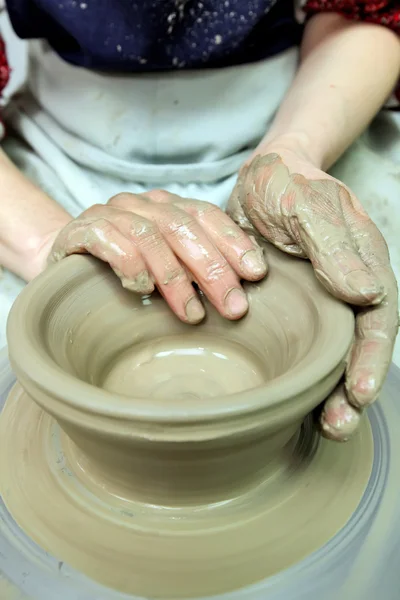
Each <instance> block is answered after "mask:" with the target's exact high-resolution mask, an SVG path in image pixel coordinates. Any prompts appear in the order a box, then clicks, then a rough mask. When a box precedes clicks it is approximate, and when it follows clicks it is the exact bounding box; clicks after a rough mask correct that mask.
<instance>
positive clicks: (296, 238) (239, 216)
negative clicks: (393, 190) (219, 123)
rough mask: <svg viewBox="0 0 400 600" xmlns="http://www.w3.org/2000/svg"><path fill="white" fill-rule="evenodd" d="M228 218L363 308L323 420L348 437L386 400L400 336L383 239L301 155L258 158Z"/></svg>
mask: <svg viewBox="0 0 400 600" xmlns="http://www.w3.org/2000/svg"><path fill="white" fill-rule="evenodd" d="M282 155H283V159H282V158H281V156H282ZM228 214H230V216H231V217H232V218H233V220H234V221H235V222H236V223H238V224H240V225H241V226H242V227H243V228H244V229H245V230H246V231H248V232H250V233H252V232H253V233H254V232H258V233H259V234H261V235H262V236H263V237H264V238H265V239H267V240H268V241H270V242H272V243H273V244H274V245H275V246H276V247H278V248H279V249H281V250H283V251H284V252H287V253H289V254H292V255H294V256H298V257H302V258H308V259H309V260H310V261H311V263H312V265H313V267H314V271H315V274H316V276H317V277H318V279H319V280H320V282H321V283H322V284H323V285H324V286H325V288H326V289H327V290H328V291H329V292H331V293H332V294H333V295H334V296H336V297H337V298H339V299H341V300H344V301H345V302H347V303H349V304H351V305H352V306H354V307H356V308H355V312H356V328H355V340H354V344H353V347H352V350H351V354H350V356H349V358H348V364H347V370H346V376H345V382H344V384H342V385H341V386H339V387H338V388H337V389H336V390H335V391H334V393H333V394H332V395H331V397H330V398H329V399H328V400H327V401H326V403H325V406H324V409H323V412H322V416H321V425H322V429H323V432H324V434H325V435H326V436H327V437H330V438H332V439H336V440H345V439H347V438H348V437H349V436H350V435H351V434H352V433H353V431H354V430H355V429H356V428H357V425H358V422H359V420H360V414H361V411H362V409H363V408H364V407H366V406H368V405H369V404H371V403H372V402H373V401H374V400H375V399H376V397H377V396H378V394H379V391H380V389H381V387H382V385H383V382H384V380H385V377H386V374H387V371H388V368H389V365H390V362H391V357H392V352H393V347H394V341H395V338H396V334H397V330H398V296H397V284H396V279H395V277H394V274H393V271H392V269H391V266H390V261H389V254H388V249H387V245H386V243H385V240H384V238H383V236H382V235H381V233H380V232H379V230H378V229H377V227H376V226H375V225H374V223H373V222H372V221H371V219H370V218H369V216H368V214H367V213H366V212H365V210H364V209H363V207H362V205H361V203H360V202H359V200H358V199H357V198H356V197H355V196H354V194H353V193H352V192H351V190H349V189H348V188H347V187H346V186H345V185H344V184H342V183H341V182H339V181H338V180H335V179H333V178H332V177H330V176H328V175H326V174H325V173H323V172H322V171H320V170H319V169H317V168H315V167H314V166H313V165H312V164H310V163H308V162H307V161H304V160H302V159H298V158H297V157H296V156H294V155H293V153H287V154H284V153H280V155H278V154H276V153H272V154H266V155H264V156H257V157H255V158H254V159H253V160H252V161H251V162H250V163H249V164H248V165H246V166H244V167H243V169H242V171H241V173H240V174H239V178H238V182H237V185H236V187H235V189H234V192H233V194H232V197H231V199H230V202H229V207H228Z"/></svg>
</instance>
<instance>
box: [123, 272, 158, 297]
mask: <svg viewBox="0 0 400 600" xmlns="http://www.w3.org/2000/svg"><path fill="white" fill-rule="evenodd" d="M120 278H121V283H122V287H124V288H125V289H126V290H129V291H131V292H136V293H137V294H143V295H145V294H151V293H152V292H154V283H153V280H152V278H151V276H150V274H149V272H148V271H142V272H141V273H139V274H138V275H137V276H136V277H135V278H134V279H128V278H127V277H123V276H120Z"/></svg>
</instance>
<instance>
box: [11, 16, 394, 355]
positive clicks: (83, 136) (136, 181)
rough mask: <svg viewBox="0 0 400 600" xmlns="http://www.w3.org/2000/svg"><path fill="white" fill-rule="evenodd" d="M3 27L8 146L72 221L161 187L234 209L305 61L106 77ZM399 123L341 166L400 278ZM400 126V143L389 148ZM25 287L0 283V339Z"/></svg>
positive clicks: (363, 143)
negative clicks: (248, 162) (123, 196)
mask: <svg viewBox="0 0 400 600" xmlns="http://www.w3.org/2000/svg"><path fill="white" fill-rule="evenodd" d="M1 29H2V32H3V35H4V36H5V38H6V43H7V48H8V54H9V59H10V62H11V66H12V67H14V71H13V75H12V80H11V85H10V86H9V88H8V90H6V92H7V93H6V94H5V96H6V101H7V100H8V102H7V106H6V108H5V111H4V113H3V114H4V116H5V121H6V125H7V127H8V135H7V137H6V138H5V140H4V141H3V148H4V150H5V151H6V152H7V154H8V155H9V156H10V158H11V159H12V160H13V161H14V163H16V164H17V166H18V167H19V168H20V169H21V170H22V171H24V172H25V173H26V175H27V176H28V177H30V178H31V179H32V180H34V181H35V182H36V183H37V184H38V185H39V186H40V187H41V188H43V189H44V190H45V191H46V192H47V193H48V194H49V195H50V196H52V197H53V198H54V199H55V200H57V202H59V203H60V204H62V205H63V206H64V207H65V208H66V209H67V210H68V211H69V212H70V213H71V214H72V215H73V216H77V215H78V214H79V213H80V212H82V210H84V209H85V208H87V207H89V206H90V205H92V204H95V203H105V202H107V200H108V199H109V198H110V197H111V196H113V195H114V194H117V193H119V192H136V193H140V192H142V191H145V190H148V189H152V188H165V189H167V190H169V191H171V192H174V193H176V194H179V195H181V196H186V197H192V198H198V199H201V200H207V201H209V202H213V203H215V204H217V205H218V206H220V207H221V208H224V207H225V205H226V202H227V200H228V198H229V194H230V192H231V191H232V188H233V186H234V183H235V178H236V174H237V171H238V169H239V167H240V165H241V164H242V163H243V161H244V160H245V159H246V157H247V156H248V155H249V153H251V152H252V151H253V150H254V148H255V147H256V145H257V143H258V142H259V141H260V139H261V138H262V136H263V135H264V134H265V132H266V131H267V129H268V127H269V125H270V123H271V121H272V118H273V116H274V114H275V112H276V110H277V108H278V106H279V104H280V102H281V101H282V99H283V97H284V94H285V92H286V90H287V89H288V87H289V85H290V83H291V81H292V79H293V77H294V74H295V71H296V67H297V51H296V50H295V49H292V50H289V51H286V52H284V53H282V54H280V55H279V56H277V57H274V58H271V59H268V60H264V61H261V62H258V63H254V64H251V65H242V66H237V67H229V68H224V69H207V70H199V71H184V72H174V73H161V74H160V73H157V74H149V75H143V74H141V75H118V74H104V73H99V72H93V71H88V70H86V69H83V68H80V67H74V66H71V65H69V64H67V63H65V62H64V61H62V60H61V59H60V58H58V56H57V55H56V54H55V53H54V52H53V51H52V50H51V49H50V48H49V47H48V46H47V44H46V43H44V42H34V43H31V44H29V45H27V44H23V43H21V42H19V41H17V40H16V38H15V36H14V35H13V34H12V32H11V29H10V26H9V23H8V20H7V18H6V17H5V16H4V15H3V21H2V23H1ZM27 48H29V52H27ZM15 90H18V94H17V95H14V96H13V97H12V98H11V99H10V98H9V97H10V96H12V94H13V93H14V91H15ZM21 90H22V91H21ZM7 96H8V97H7ZM382 124H383V125H382ZM397 127H398V125H397V122H396V120H395V117H393V115H387V116H381V117H379V119H378V120H376V121H375V123H374V125H373V126H372V127H371V128H370V130H369V131H368V132H367V133H366V134H365V135H364V136H363V138H361V139H360V140H359V141H358V142H357V143H356V144H355V145H354V147H353V148H352V149H351V150H350V151H349V153H348V155H347V156H346V157H344V159H343V160H342V161H341V162H340V163H339V164H338V165H336V167H335V169H334V170H333V171H334V174H335V175H336V176H337V177H339V178H340V179H342V180H343V181H345V182H346V183H347V184H348V185H349V186H350V187H352V189H353V190H354V191H355V193H356V194H358V195H359V197H360V199H361V200H362V202H363V203H364V205H365V206H366V208H367V210H369V212H370V214H371V216H372V217H373V219H374V220H375V222H376V223H377V224H378V226H380V228H381V229H382V231H383V233H384V234H385V236H386V238H387V240H388V242H389V245H390V247H391V252H392V260H393V265H394V268H395V270H396V274H397V276H399V274H400V246H399V243H398V241H397V239H396V238H397V236H396V235H395V232H396V231H397V232H398V231H400V210H399V208H398V201H399V200H398V199H399V198H400V166H399V162H400V141H399V140H400V135H398V132H397ZM385 128H386V129H385ZM382 131H383V132H384V133H385V136H382ZM393 133H396V134H397V138H398V139H397V138H395V141H394V142H393V141H392V140H391V143H390V144H389V143H388V142H389V139H391V138H390V134H392V135H393ZM22 285H23V284H22V282H20V281H19V280H18V279H17V278H16V277H14V276H11V275H10V274H9V273H5V274H4V276H3V278H2V280H1V281H0V344H4V343H5V337H4V332H5V321H6V316H7V314H8V311H9V308H10V306H11V304H12V301H13V299H14V298H15V296H16V294H17V293H18V291H19V290H20V289H21V287H22ZM397 356H398V358H399V359H400V353H399V352H398V351H397ZM399 362H400V360H399Z"/></svg>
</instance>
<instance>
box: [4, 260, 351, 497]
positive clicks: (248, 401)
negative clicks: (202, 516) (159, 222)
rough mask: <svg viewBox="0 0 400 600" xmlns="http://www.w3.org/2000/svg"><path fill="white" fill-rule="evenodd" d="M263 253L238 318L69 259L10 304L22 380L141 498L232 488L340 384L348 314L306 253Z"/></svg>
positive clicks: (265, 465) (247, 482) (215, 493)
mask: <svg viewBox="0 0 400 600" xmlns="http://www.w3.org/2000/svg"><path fill="white" fill-rule="evenodd" d="M269 261H270V273H269V275H268V278H267V279H265V280H264V281H263V282H261V283H258V284H256V285H249V286H247V291H248V293H249V298H250V311H249V314H248V315H247V316H246V317H245V318H244V319H242V320H241V321H240V322H233V323H232V322H229V321H227V320H225V319H223V318H222V317H220V316H219V314H218V313H217V312H216V311H215V310H214V308H213V307H211V306H210V305H209V303H208V302H207V301H206V300H205V303H206V305H207V318H206V320H205V322H204V323H203V324H202V325H201V326H197V327H193V326H190V325H185V324H183V323H181V322H180V321H179V320H178V319H177V318H176V317H175V316H174V315H173V314H172V312H171V311H170V309H169V308H168V306H167V305H166V303H165V302H164V301H163V299H162V298H160V297H157V296H154V297H152V298H145V299H142V298H140V297H138V296H136V295H134V294H132V293H130V292H128V291H125V290H124V289H123V288H122V287H121V285H120V282H119V281H118V279H117V278H116V277H115V276H114V274H113V273H112V271H111V270H110V269H109V268H108V267H107V266H106V265H104V264H102V263H101V262H99V261H97V260H95V259H93V258H91V257H88V256H73V257H71V258H69V259H67V260H64V261H62V262H61V263H59V264H57V265H56V266H53V267H52V268H50V269H49V270H48V271H46V272H45V273H44V274H43V275H42V276H41V277H40V278H38V279H37V280H36V281H35V282H34V283H32V284H30V285H29V286H28V287H27V288H26V289H25V290H24V292H23V293H22V294H21V295H20V297H19V298H18V300H17V302H16V303H15V306H14V308H13V310H12V312H11V316H10V320H9V324H8V339H9V354H10V360H11V363H12V366H13V368H14V370H15V373H16V375H17V378H18V381H19V382H20V384H21V385H22V386H23V388H24V389H25V390H26V392H27V393H28V394H29V396H30V397H31V398H32V399H33V400H35V402H37V403H38V404H39V405H40V406H41V407H42V408H43V409H44V410H45V411H47V412H48V413H50V414H51V415H52V416H53V417H54V418H55V419H57V421H58V422H59V424H60V425H61V427H62V428H63V430H64V431H65V432H66V433H67V434H68V436H70V438H71V439H72V440H73V441H74V442H75V444H76V445H77V446H78V447H79V448H80V449H81V450H82V452H83V453H84V454H85V455H86V457H87V460H88V461H89V462H90V465H91V468H94V469H96V470H98V471H101V473H102V477H104V478H105V479H107V480H108V481H109V482H110V483H114V484H116V485H118V484H122V485H123V486H124V487H126V486H128V487H129V488H131V491H132V493H133V494H135V496H136V497H138V498H139V497H140V499H141V500H143V501H144V502H151V503H160V504H163V505H165V504H170V503H171V504H178V505H179V504H182V503H187V502H189V503H190V502H195V503H196V504H198V503H199V502H210V501H213V502H215V501H220V500H224V499H226V498H229V497H232V496H236V495H237V494H238V492H239V491H240V492H242V491H243V489H244V488H246V487H247V486H251V485H254V484H256V483H258V482H259V481H260V479H263V478H264V477H265V475H266V472H267V471H268V470H269V463H270V461H271V459H273V458H276V454H277V452H278V451H279V450H281V449H282V448H283V447H284V446H285V444H286V443H287V442H288V441H289V440H290V438H291V437H292V436H293V435H294V434H295V432H296V431H297V430H298V429H299V426H300V424H301V423H302V421H303V420H304V418H305V416H306V415H307V414H308V413H310V411H312V410H313V409H314V408H315V407H316V406H317V405H318V404H319V403H320V402H321V401H322V400H323V399H324V398H325V397H326V396H327V395H328V394H329V392H330V391H331V390H332V389H333V388H334V387H335V385H336V384H337V382H338V380H339V378H340V377H341V375H342V373H343V369H344V359H345V357H346V354H347V352H348V349H349V345H350V343H351V340H352V336H353V327H354V322H353V315H352V312H351V310H350V309H349V308H347V307H346V306H344V305H343V304H341V303H339V302H337V301H335V300H334V299H333V298H332V297H331V296H330V295H329V294H327V293H326V292H325V290H324V289H323V288H322V286H321V285H320V284H319V283H318V282H317V281H316V279H315V277H314V275H313V273H312V270H311V268H310V266H309V265H308V264H307V263H306V262H304V261H300V260H294V259H290V258H288V257H286V256H285V255H283V254H282V253H280V252H276V251H273V250H272V249H271V250H270V252H269ZM210 458H212V461H211V462H210Z"/></svg>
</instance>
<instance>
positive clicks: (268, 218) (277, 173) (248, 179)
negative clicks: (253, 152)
mask: <svg viewBox="0 0 400 600" xmlns="http://www.w3.org/2000/svg"><path fill="white" fill-rule="evenodd" d="M242 177H243V178H244V180H243V187H242V189H241V190H240V187H239V188H238V191H239V194H241V197H240V199H239V202H240V203H241V204H242V206H243V210H244V213H245V215H246V217H247V218H248V219H249V220H250V221H251V223H252V225H253V226H254V227H255V229H256V230H257V231H258V232H259V233H260V234H261V235H262V236H263V237H264V238H265V239H266V240H268V241H270V242H271V243H272V244H274V246H276V247H277V248H278V249H279V250H282V251H283V252H286V253H288V254H291V255H293V256H297V257H299V258H307V256H306V254H305V252H304V250H303V248H302V247H301V245H299V244H300V240H298V239H295V238H294V236H293V233H292V232H291V231H290V227H287V222H286V221H287V219H286V220H285V219H284V218H282V211H281V204H282V203H283V200H287V199H289V200H290V197H289V196H288V195H287V194H286V190H287V187H288V185H289V184H290V182H291V179H290V175H289V170H288V168H287V167H286V166H285V165H284V164H283V162H282V159H281V158H280V157H279V156H278V155H277V154H268V155H266V156H257V157H255V158H254V159H253V160H252V162H251V164H250V166H249V168H248V170H247V171H244V173H243V175H242Z"/></svg>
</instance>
